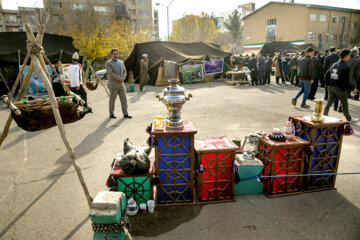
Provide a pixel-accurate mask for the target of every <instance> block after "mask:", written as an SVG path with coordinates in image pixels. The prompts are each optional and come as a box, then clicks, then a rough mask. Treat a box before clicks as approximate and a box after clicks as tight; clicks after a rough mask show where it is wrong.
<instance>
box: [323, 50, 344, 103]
mask: <svg viewBox="0 0 360 240" xmlns="http://www.w3.org/2000/svg"><path fill="white" fill-rule="evenodd" d="M339 59H340V57H339V55H338V54H337V53H336V48H335V47H331V48H330V54H329V55H327V56H326V57H325V60H324V66H323V70H324V74H326V72H327V71H328V70H329V68H330V67H331V65H333V64H334V63H336V62H337V61H339ZM325 88H326V91H325V100H328V96H329V91H328V90H327V89H328V87H327V86H326V85H325ZM335 107H336V109H335V110H337V106H335Z"/></svg>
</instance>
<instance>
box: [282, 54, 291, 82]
mask: <svg viewBox="0 0 360 240" xmlns="http://www.w3.org/2000/svg"><path fill="white" fill-rule="evenodd" d="M282 61H283V62H282V63H283V73H284V78H285V81H289V80H290V79H289V76H288V74H289V65H290V55H289V54H286V56H285V57H283V59H282Z"/></svg>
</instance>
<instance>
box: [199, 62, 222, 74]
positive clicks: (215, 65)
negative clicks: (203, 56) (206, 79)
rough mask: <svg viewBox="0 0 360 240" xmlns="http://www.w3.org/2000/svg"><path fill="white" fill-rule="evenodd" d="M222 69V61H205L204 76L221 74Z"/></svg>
mask: <svg viewBox="0 0 360 240" xmlns="http://www.w3.org/2000/svg"><path fill="white" fill-rule="evenodd" d="M223 67H224V59H216V60H214V61H206V62H205V63H204V73H205V75H213V74H217V73H222V72H223Z"/></svg>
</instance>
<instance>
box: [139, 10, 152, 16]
mask: <svg viewBox="0 0 360 240" xmlns="http://www.w3.org/2000/svg"><path fill="white" fill-rule="evenodd" d="M139 14H140V15H150V12H149V11H146V10H140V11H139Z"/></svg>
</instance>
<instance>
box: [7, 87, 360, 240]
mask: <svg viewBox="0 0 360 240" xmlns="http://www.w3.org/2000/svg"><path fill="white" fill-rule="evenodd" d="M273 82H274V80H273ZM185 87H186V89H187V93H191V94H192V95H193V96H194V97H193V98H192V99H191V101H190V102H187V103H185V105H184V106H183V114H182V117H183V119H184V120H190V121H192V122H193V123H194V125H195V126H196V128H197V130H198V133H197V135H196V137H211V136H228V137H229V138H236V137H240V138H241V139H244V137H245V136H246V135H248V134H249V133H251V132H254V131H256V130H260V129H262V130H264V131H268V132H269V131H271V129H272V128H274V127H278V128H282V127H283V125H284V123H285V121H286V120H287V119H288V117H289V116H301V115H310V114H312V112H313V110H314V103H313V102H311V101H310V102H309V105H310V106H311V109H310V110H304V109H300V108H299V107H293V106H292V105H291V103H290V102H291V101H290V100H291V98H293V97H294V96H295V95H296V93H297V91H298V90H299V89H298V88H297V87H293V86H289V85H287V86H283V85H281V86H278V85H274V84H272V85H270V86H269V85H266V86H240V87H239V86H230V85H226V84H225V83H216V82H214V83H211V86H210V87H209V86H208V84H207V83H200V84H192V86H191V89H190V86H189V85H187V86H185ZM161 90H162V87H153V86H148V87H147V90H146V91H145V92H139V91H138V85H137V86H136V92H133V93H128V94H127V97H128V103H129V112H130V114H131V115H132V116H133V119H131V120H128V119H127V120H124V119H123V118H122V114H121V108H120V104H119V102H117V103H116V104H117V105H116V113H115V114H116V115H117V116H118V118H117V119H109V118H108V97H107V96H106V95H105V92H104V89H103V88H102V87H101V86H99V88H98V89H97V90H96V91H88V98H89V103H90V105H91V106H92V107H93V111H94V113H93V114H90V115H88V116H86V117H85V118H84V119H82V120H81V121H78V122H76V123H73V124H68V125H66V130H67V134H68V137H69V139H70V141H71V144H72V146H73V147H74V149H75V153H76V156H77V158H78V160H79V164H80V166H81V169H82V172H83V175H84V178H85V180H86V182H87V184H88V187H89V190H90V193H91V195H92V196H95V195H96V193H97V192H99V191H102V190H106V186H105V182H106V180H107V177H108V174H109V171H110V164H111V162H112V159H113V158H114V156H115V155H116V153H118V152H122V145H123V142H124V140H125V139H126V138H127V137H129V138H130V140H131V141H132V142H133V143H134V144H137V145H143V144H145V142H146V139H147V137H148V135H147V133H146V132H145V128H146V126H148V125H149V124H150V123H151V121H152V120H153V117H154V116H155V115H158V114H161V115H166V113H167V112H166V108H165V106H164V105H163V104H162V103H161V102H159V101H158V100H157V99H156V98H155V96H156V95H157V94H159V93H161ZM323 95H324V90H323V89H319V92H318V95H317V96H318V97H323ZM350 112H351V114H352V115H353V116H354V117H360V102H358V101H354V100H350ZM8 114H9V111H8V109H7V108H6V107H5V106H4V105H3V104H2V103H1V105H0V127H1V130H0V131H2V128H3V126H4V124H5V121H6V119H7V117H8ZM330 115H332V116H334V117H338V118H341V119H344V116H343V115H342V114H341V113H338V112H334V111H333V110H331V111H330ZM354 130H355V133H356V134H355V135H353V136H346V137H344V140H343V146H342V151H341V161H340V165H339V170H338V172H360V157H359V146H360V125H359V124H358V125H354ZM152 154H153V153H152ZM336 188H337V189H336V190H331V191H322V192H314V193H303V194H300V195H296V196H289V197H281V198H274V199H270V198H267V197H266V196H265V195H263V194H260V195H250V196H241V197H236V202H231V203H219V204H209V205H195V206H179V207H166V208H157V209H156V212H155V213H154V214H143V215H137V216H135V217H130V222H131V223H132V225H133V229H132V235H133V237H134V239H197V240H202V239H206V240H212V239H214V240H215V239H229V240H230V239H256V240H259V239H284V240H285V239H286V240H287V239H324V240H325V239H326V240H327V239H334V240H338V239H347V240H350V239H351V240H358V239H360V210H359V207H360V193H359V189H360V175H346V176H345V175H344V176H338V177H337V182H336ZM88 214H89V208H88V205H87V202H86V199H85V196H84V194H83V191H82V188H81V186H80V183H79V181H78V179H77V175H76V173H75V171H74V169H73V167H72V165H71V162H70V160H69V158H68V155H67V152H66V149H65V146H64V144H63V143H62V140H61V138H60V135H59V133H58V130H57V128H55V127H54V128H51V129H48V130H44V131H39V132H25V131H23V130H22V129H20V128H18V127H17V126H16V124H15V123H13V124H12V126H11V130H10V133H9V136H8V137H7V139H6V140H5V142H4V143H3V146H2V147H1V149H0V216H1V217H0V239H13V240H15V239H16V240H22V239H24V240H25V239H26V240H29V239H35V240H42V239H54V240H57V239H80V240H84V239H92V235H93V232H92V228H91V221H90V220H89V217H88Z"/></svg>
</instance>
